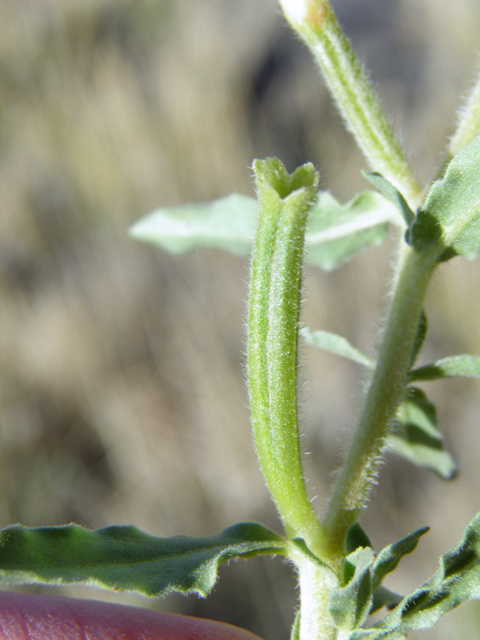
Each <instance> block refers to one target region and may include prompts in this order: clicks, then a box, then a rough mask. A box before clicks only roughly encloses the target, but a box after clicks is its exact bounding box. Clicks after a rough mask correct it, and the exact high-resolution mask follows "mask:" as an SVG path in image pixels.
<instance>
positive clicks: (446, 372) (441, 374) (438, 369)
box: [409, 354, 480, 382]
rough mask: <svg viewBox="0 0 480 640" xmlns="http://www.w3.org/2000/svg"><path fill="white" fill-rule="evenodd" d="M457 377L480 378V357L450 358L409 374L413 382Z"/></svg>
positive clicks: (463, 356)
mask: <svg viewBox="0 0 480 640" xmlns="http://www.w3.org/2000/svg"><path fill="white" fill-rule="evenodd" d="M455 377H465V378H480V356H471V355H466V354H465V355H461V356H450V357H449V358H443V359H442V360H437V362H433V363H432V364H427V365H425V366H423V367H418V368H417V369H413V371H410V374H409V378H410V380H411V381H412V382H418V381H419V380H439V379H440V378H455Z"/></svg>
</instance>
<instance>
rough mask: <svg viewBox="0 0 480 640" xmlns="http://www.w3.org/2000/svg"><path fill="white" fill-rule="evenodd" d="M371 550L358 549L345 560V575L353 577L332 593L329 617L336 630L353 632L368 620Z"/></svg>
mask: <svg viewBox="0 0 480 640" xmlns="http://www.w3.org/2000/svg"><path fill="white" fill-rule="evenodd" d="M373 559H374V555H373V549H371V548H370V547H364V548H362V547H360V548H358V549H357V550H356V551H354V552H353V553H351V554H350V555H349V556H348V557H347V558H346V560H345V562H346V565H347V567H346V573H347V574H349V573H351V571H350V569H349V568H348V567H349V566H350V567H352V569H353V575H352V577H351V579H350V580H349V582H348V583H347V584H346V585H345V586H343V587H338V588H336V589H334V590H333V591H332V594H331V596H330V607H329V610H330V615H331V616H332V619H333V621H334V622H335V625H336V627H337V628H338V629H341V630H342V631H353V630H354V629H356V628H357V627H359V626H361V625H362V624H363V623H364V622H365V620H366V619H367V618H368V615H369V612H370V609H371V606H372V583H371V573H370V569H371V566H372V564H373Z"/></svg>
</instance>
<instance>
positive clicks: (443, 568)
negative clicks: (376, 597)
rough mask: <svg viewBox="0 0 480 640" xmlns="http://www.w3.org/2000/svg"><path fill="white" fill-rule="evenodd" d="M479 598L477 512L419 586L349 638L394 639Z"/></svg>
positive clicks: (479, 521) (479, 526) (479, 527)
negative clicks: (438, 564)
mask: <svg viewBox="0 0 480 640" xmlns="http://www.w3.org/2000/svg"><path fill="white" fill-rule="evenodd" d="M478 598H480V513H479V514H477V515H476V516H475V518H474V519H473V520H472V522H471V523H470V524H469V525H468V527H467V528H466V530H465V533H464V535H463V539H462V541H461V542H460V544H459V545H458V546H457V547H455V548H454V549H452V550H451V551H449V552H448V553H446V554H445V555H443V556H442V557H441V558H440V567H439V569H438V570H437V571H436V572H435V573H434V575H433V576H432V578H431V579H430V580H429V581H428V582H427V583H426V584H424V585H423V586H422V587H420V588H419V589H416V590H415V591H413V592H412V593H411V594H409V595H408V596H406V597H405V598H403V600H402V601H401V602H400V603H399V604H398V605H397V606H396V607H395V609H393V611H392V612H391V613H390V614H388V615H387V616H385V617H384V618H382V620H380V621H379V622H377V623H376V624H375V625H373V626H372V627H370V628H369V629H362V630H358V631H354V632H353V633H352V634H351V636H350V638H349V640H364V639H368V640H397V638H399V637H403V636H405V635H406V634H407V633H408V632H410V631H413V630H415V629H428V628H430V627H434V626H435V625H436V623H437V622H438V620H439V619H440V617H441V616H442V615H444V614H446V613H448V612H449V611H450V610H451V609H453V608H455V607H457V606H458V605H459V604H461V603H462V602H465V601H467V600H472V599H478Z"/></svg>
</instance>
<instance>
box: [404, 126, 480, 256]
mask: <svg viewBox="0 0 480 640" xmlns="http://www.w3.org/2000/svg"><path fill="white" fill-rule="evenodd" d="M479 174H480V136H477V137H476V138H475V140H474V141H473V142H472V143H470V144H469V145H468V146H467V147H465V148H464V149H462V151H460V153H458V154H457V155H456V156H455V157H454V158H453V160H452V161H451V162H450V164H449V165H448V168H447V171H446V174H445V177H444V178H443V180H438V181H437V182H434V183H433V186H432V188H431V189H430V192H429V194H428V196H427V199H426V201H425V204H424V206H423V207H422V208H421V209H420V211H419V212H418V214H417V217H416V218H415V221H414V223H413V225H412V227H411V230H410V234H409V241H410V242H411V244H412V245H413V246H414V248H415V249H417V250H418V251H420V252H422V253H431V252H433V254H434V255H435V254H437V255H438V258H439V259H440V260H446V259H449V258H452V257H453V256H454V255H462V256H464V257H465V258H468V259H469V260H473V259H474V258H476V257H477V256H478V254H479V253H480V179H479Z"/></svg>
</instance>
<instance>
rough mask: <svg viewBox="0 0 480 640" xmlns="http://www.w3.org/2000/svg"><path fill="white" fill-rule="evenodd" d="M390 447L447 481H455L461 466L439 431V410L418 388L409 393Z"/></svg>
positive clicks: (393, 431)
mask: <svg viewBox="0 0 480 640" xmlns="http://www.w3.org/2000/svg"><path fill="white" fill-rule="evenodd" d="M387 445H388V446H389V448H390V449H391V450H392V451H393V452H394V453H396V454H397V455H400V456H402V457H404V458H406V459H407V460H409V461H410V462H413V464H416V465H417V466H419V467H424V468H427V469H431V470H432V471H435V472H436V473H437V474H438V475H439V476H441V477H442V478H443V479H444V480H451V479H452V478H453V477H454V476H455V474H456V472H457V465H456V463H455V461H454V459H453V458H452V456H451V455H450V453H448V451H447V450H446V449H445V443H444V439H443V436H442V434H441V433H440V431H439V430H438V427H437V412H436V409H435V406H434V405H433V404H432V403H431V402H430V401H429V400H428V399H427V397H426V395H425V394H424V392H423V391H422V390H421V389H417V388H416V387H410V388H409V389H408V395H407V397H406V398H405V400H404V401H403V403H402V404H401V405H400V407H399V409H398V412H397V417H396V419H395V421H394V424H393V427H392V430H391V432H390V434H389V435H388V437H387Z"/></svg>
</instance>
